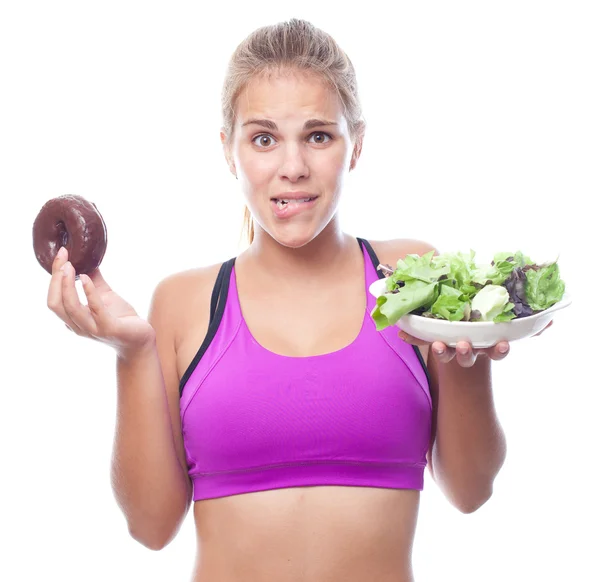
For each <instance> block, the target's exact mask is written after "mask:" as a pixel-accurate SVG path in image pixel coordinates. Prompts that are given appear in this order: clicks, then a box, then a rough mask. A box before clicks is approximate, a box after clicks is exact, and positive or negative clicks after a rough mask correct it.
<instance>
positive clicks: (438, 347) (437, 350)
mask: <svg viewBox="0 0 600 582" xmlns="http://www.w3.org/2000/svg"><path fill="white" fill-rule="evenodd" d="M431 350H432V351H433V353H434V354H435V357H436V358H437V359H438V360H439V361H440V362H441V363H443V364H447V363H448V362H449V361H450V360H452V359H453V358H454V356H455V355H456V352H455V349H454V348H451V347H448V346H447V345H446V344H445V343H444V342H438V341H435V342H433V343H432V344H431Z"/></svg>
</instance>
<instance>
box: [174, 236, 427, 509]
mask: <svg viewBox="0 0 600 582" xmlns="http://www.w3.org/2000/svg"><path fill="white" fill-rule="evenodd" d="M363 256H364V264H365V294H366V308H365V313H364V319H363V325H362V329H361V331H360V333H359V335H358V337H357V338H356V339H355V340H354V341H353V342H352V343H351V344H350V345H348V346H346V347H345V348H342V349H340V350H338V351H335V352H332V353H329V354H324V355H318V356H311V357H287V356H281V355H277V354H275V353H273V352H270V351H269V350H267V349H265V348H263V347H262V346H261V345H260V344H258V343H257V341H256V340H255V339H254V338H253V336H252V334H251V333H250V330H249V329H248V327H247V326H246V324H245V321H244V319H243V317H242V313H241V309H240V303H239V300H238V295H237V288H236V278H235V267H234V268H233V269H232V271H231V278H230V282H229V292H228V297H227V303H226V306H225V312H224V314H223V319H222V321H221V323H220V325H219V328H218V330H217V332H216V335H215V337H214V338H213V340H212V342H211V344H210V346H209V347H208V349H207V350H206V352H205V353H204V355H203V356H202V358H201V359H200V361H199V363H198V364H197V366H196V368H195V369H194V370H193V372H192V373H191V375H190V376H189V378H188V380H187V382H186V383H185V385H184V386H183V391H182V395H181V402H180V409H181V420H182V428H183V438H184V443H185V452H186V457H187V463H188V468H189V475H190V478H191V480H192V482H193V485H194V500H199V499H209V498H215V497H223V496H228V495H236V494H240V493H247V492H251V491H263V490H268V489H277V488H283V487H294V486H309V485H353V486H363V487H386V488H398V489H419V490H420V489H423V473H424V469H425V466H426V462H427V461H426V457H425V455H426V452H427V450H428V447H429V441H430V435H431V397H430V393H429V386H428V382H427V375H426V373H425V371H424V369H423V366H422V364H421V361H420V359H419V358H418V357H417V354H416V353H415V350H414V348H413V347H412V346H411V345H410V344H407V343H406V342H404V341H403V340H401V339H400V338H399V337H398V335H397V332H398V329H397V328H396V327H390V328H387V329H385V330H383V331H381V332H378V331H376V329H375V323H374V322H373V320H372V319H371V316H370V313H371V310H372V309H373V308H374V307H375V298H374V297H373V296H372V295H371V294H370V293H369V292H368V286H369V284H370V283H371V282H373V281H375V279H377V278H378V275H377V272H376V271H375V267H374V266H373V264H372V261H371V259H370V257H369V255H368V253H367V251H366V249H365V248H363ZM290 333H293V330H290Z"/></svg>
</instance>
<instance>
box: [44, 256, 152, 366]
mask: <svg viewBox="0 0 600 582" xmlns="http://www.w3.org/2000/svg"><path fill="white" fill-rule="evenodd" d="M80 280H81V283H82V284H83V290H84V292H85V295H86V298H87V302H88V304H87V305H82V303H81V302H80V301H79V296H78V295H77V289H76V288H75V269H74V268H73V265H72V264H71V263H70V262H68V253H67V250H66V249H65V248H64V247H62V248H61V249H60V251H59V252H58V254H57V255H56V258H55V259H54V263H53V264H52V278H51V280H50V287H49V289H48V307H49V308H50V310H51V311H53V312H54V313H56V315H58V317H60V319H62V320H63V321H64V322H65V325H66V326H67V327H68V328H69V329H70V330H71V331H73V332H74V333H76V334H77V335H79V336H82V337H89V338H91V339H95V340H98V341H100V342H103V343H106V344H108V345H110V346H112V347H114V348H115V349H116V350H117V353H118V354H119V355H122V356H130V355H135V354H136V353H137V352H143V351H144V350H145V349H147V348H150V347H152V346H153V344H154V338H155V334H154V329H153V327H152V326H151V325H150V323H148V322H147V321H146V320H145V319H142V318H141V317H139V316H138V314H137V313H136V312H135V309H134V308H133V307H132V306H131V305H129V303H127V302H126V301H125V300H124V299H122V298H121V297H119V296H118V295H117V294H116V293H115V292H114V291H113V290H112V289H111V288H110V287H109V286H108V284H107V283H106V281H105V280H104V278H103V277H102V275H101V274H100V270H99V269H96V270H94V271H93V272H92V273H90V276H87V275H81V276H80Z"/></svg>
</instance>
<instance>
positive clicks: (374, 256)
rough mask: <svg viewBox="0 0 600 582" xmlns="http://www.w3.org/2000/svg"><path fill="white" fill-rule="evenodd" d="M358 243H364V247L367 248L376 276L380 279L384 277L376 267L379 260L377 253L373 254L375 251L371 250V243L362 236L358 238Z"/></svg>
mask: <svg viewBox="0 0 600 582" xmlns="http://www.w3.org/2000/svg"><path fill="white" fill-rule="evenodd" d="M358 243H359V244H360V245H364V247H365V248H366V249H367V253H369V256H370V257H371V262H372V263H373V267H374V269H375V272H376V273H377V276H378V277H379V278H380V279H383V278H384V277H385V275H384V274H383V273H382V271H381V269H378V268H377V267H379V263H380V261H379V259H378V258H377V255H376V254H375V251H374V250H373V247H372V246H371V243H370V242H369V241H368V240H366V239H364V238H359V239H358Z"/></svg>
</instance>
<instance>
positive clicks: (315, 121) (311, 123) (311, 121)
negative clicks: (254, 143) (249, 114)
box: [242, 119, 337, 131]
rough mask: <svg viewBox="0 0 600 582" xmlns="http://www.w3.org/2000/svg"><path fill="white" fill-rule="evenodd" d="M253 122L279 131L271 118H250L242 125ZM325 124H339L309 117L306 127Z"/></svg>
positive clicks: (310, 127)
mask: <svg viewBox="0 0 600 582" xmlns="http://www.w3.org/2000/svg"><path fill="white" fill-rule="evenodd" d="M251 124H255V125H260V126H262V127H265V128H266V129H270V130H272V131H278V128H277V124H276V123H275V122H274V121H270V120H269V119H249V120H248V121H246V122H244V123H242V127H246V125H251ZM324 125H337V123H336V122H335V121H324V120H323V119H309V120H308V121H307V122H306V123H305V124H304V129H312V128H313V127H322V126H324Z"/></svg>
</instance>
